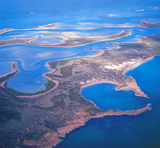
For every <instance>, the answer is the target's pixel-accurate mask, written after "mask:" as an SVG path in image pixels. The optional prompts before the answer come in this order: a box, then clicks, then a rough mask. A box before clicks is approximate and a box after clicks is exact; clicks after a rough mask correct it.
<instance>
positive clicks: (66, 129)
mask: <svg viewBox="0 0 160 148" xmlns="http://www.w3.org/2000/svg"><path fill="white" fill-rule="evenodd" d="M148 110H151V104H150V103H148V104H147V105H146V106H145V107H143V108H140V109H137V110H126V111H119V110H107V111H104V112H103V113H100V114H97V115H95V116H88V117H85V118H80V119H78V120H77V121H75V122H76V123H72V124H68V125H66V126H63V127H60V128H59V129H58V133H59V135H57V140H56V141H55V142H54V143H55V144H54V145H53V144H52V145H51V146H57V145H58V144H59V143H60V142H61V141H62V140H61V139H58V137H63V138H65V136H66V134H68V133H70V132H72V131H73V130H75V129H77V128H79V127H82V126H84V125H85V124H86V122H88V121H89V120H90V119H96V118H103V117H105V116H122V115H125V116H137V115H139V114H141V113H144V112H146V111H148Z"/></svg>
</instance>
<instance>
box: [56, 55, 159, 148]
mask: <svg viewBox="0 0 160 148" xmlns="http://www.w3.org/2000/svg"><path fill="white" fill-rule="evenodd" d="M127 75H131V76H133V77H134V78H135V79H136V80H137V82H138V85H139V86H140V87H141V88H142V90H143V91H144V92H145V93H147V94H148V96H149V97H150V98H149V99H148V100H145V99H143V98H137V97H133V98H132V97H131V96H132V92H129V93H128V92H121V94H120V96H121V98H120V99H122V102H121V101H117V99H118V97H117V96H116V94H117V93H119V92H114V91H113V88H114V87H115V86H114V85H111V84H100V85H95V86H91V87H88V88H86V90H88V94H87V97H88V98H90V100H92V101H94V102H95V101H97V102H98V103H97V102H96V104H97V105H98V106H100V107H102V108H104V109H110V108H111V107H112V108H117V109H122V108H123V107H125V109H129V108H130V106H131V108H132V104H134V107H135V108H137V107H138V106H140V105H142V104H145V103H146V102H150V103H151V104H152V110H151V111H147V112H145V113H142V114H140V115H138V116H112V117H103V118H99V119H91V120H90V121H88V122H87V123H86V125H85V126H83V127H80V128H78V129H76V130H74V131H72V132H71V133H70V134H67V136H66V138H65V139H64V141H63V142H62V143H60V144H59V145H58V146H57V148H66V147H67V148H159V147H160V126H159V125H160V107H159V104H160V87H159V84H160V57H155V58H154V59H153V60H151V61H149V62H147V63H145V64H143V65H141V66H139V67H138V68H136V69H134V70H132V71H130V72H128V73H127ZM102 86H103V88H102ZM96 89H97V90H100V89H102V90H104V89H108V92H107V91H106V92H105V95H106V96H105V97H104V91H100V92H99V93H98V94H97V93H93V94H94V95H96V96H99V98H97V100H96V99H95V98H94V96H93V95H91V94H92V93H91V92H90V91H96V92H97V90H96ZM85 93H86V92H85V89H84V90H82V95H83V96H86V94H85ZM126 93H127V99H126ZM123 95H124V98H125V99H124V98H123ZM107 96H108V97H111V96H112V99H113V100H111V99H110V98H109V99H107V98H106V97H107ZM104 98H106V100H105V102H104V103H102V104H100V101H99V100H103V101H104ZM128 99H129V100H128ZM132 99H133V100H132ZM126 100H128V102H125V101H126ZM107 101H108V103H109V104H110V103H112V102H114V103H113V104H111V106H108V103H107ZM130 101H131V102H130ZM119 103H120V104H119ZM126 103H127V104H129V108H126ZM131 108H130V109H131ZM132 109H133V108H132Z"/></svg>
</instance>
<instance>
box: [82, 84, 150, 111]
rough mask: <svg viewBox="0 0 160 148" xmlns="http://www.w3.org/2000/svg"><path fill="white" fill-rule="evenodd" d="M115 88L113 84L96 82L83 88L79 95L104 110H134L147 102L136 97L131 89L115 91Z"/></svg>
mask: <svg viewBox="0 0 160 148" xmlns="http://www.w3.org/2000/svg"><path fill="white" fill-rule="evenodd" d="M115 88H116V85H113V84H108V83H104V84H97V85H93V86H89V87H87V88H83V89H82V91H81V95H82V96H83V97H84V98H86V99H88V100H91V101H93V103H95V104H96V105H97V107H99V108H101V109H104V110H109V109H118V110H122V111H126V110H135V109H138V108H140V107H144V106H146V104H147V103H148V100H147V99H145V98H142V97H136V96H135V95H134V92H133V91H115Z"/></svg>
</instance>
